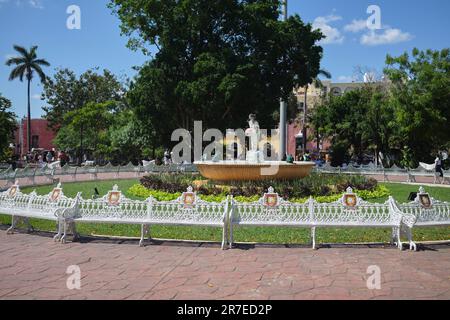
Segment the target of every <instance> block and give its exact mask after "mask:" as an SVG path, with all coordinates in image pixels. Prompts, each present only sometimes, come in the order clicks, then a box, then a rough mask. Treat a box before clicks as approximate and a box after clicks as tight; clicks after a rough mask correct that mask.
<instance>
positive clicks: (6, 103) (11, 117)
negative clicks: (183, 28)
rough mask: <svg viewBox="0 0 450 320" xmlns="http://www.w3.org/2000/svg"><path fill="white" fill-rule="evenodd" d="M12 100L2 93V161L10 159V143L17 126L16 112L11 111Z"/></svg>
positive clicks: (0, 126) (0, 142)
mask: <svg viewBox="0 0 450 320" xmlns="http://www.w3.org/2000/svg"><path fill="white" fill-rule="evenodd" d="M10 109H11V101H10V100H8V99H6V98H5V97H3V96H2V94H1V93H0V161H5V160H10V158H11V156H12V155H11V150H9V143H10V142H11V141H12V139H13V133H14V129H15V128H16V119H15V117H16V116H15V114H14V113H13V112H11V111H10Z"/></svg>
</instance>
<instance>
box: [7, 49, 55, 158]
mask: <svg viewBox="0 0 450 320" xmlns="http://www.w3.org/2000/svg"><path fill="white" fill-rule="evenodd" d="M37 49H38V47H37V46H33V47H31V48H30V50H27V49H25V48H23V47H21V46H17V45H15V46H14V50H16V51H17V52H18V53H19V56H17V57H12V58H9V59H8V60H7V61H6V65H7V66H14V69H13V70H12V71H11V73H10V75H9V80H10V81H12V80H14V79H17V78H18V79H20V81H23V78H24V77H25V78H26V80H27V97H28V105H27V116H28V121H27V144H28V150H29V151H31V147H32V146H31V92H30V90H31V81H32V80H33V77H34V74H35V73H37V75H38V76H39V78H40V80H41V82H44V81H45V79H46V75H45V73H44V71H43V70H42V67H48V66H50V63H48V62H47V61H46V60H45V59H38V57H37V53H36V51H37Z"/></svg>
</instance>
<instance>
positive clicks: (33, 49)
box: [30, 46, 38, 60]
mask: <svg viewBox="0 0 450 320" xmlns="http://www.w3.org/2000/svg"><path fill="white" fill-rule="evenodd" d="M37 48H38V46H32V47H31V49H30V59H31V60H34V59H36V58H37V54H36V51H37Z"/></svg>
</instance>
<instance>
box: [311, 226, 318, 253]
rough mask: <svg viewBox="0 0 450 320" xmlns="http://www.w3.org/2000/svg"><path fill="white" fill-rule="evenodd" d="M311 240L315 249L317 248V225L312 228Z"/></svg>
mask: <svg viewBox="0 0 450 320" xmlns="http://www.w3.org/2000/svg"><path fill="white" fill-rule="evenodd" d="M311 242H312V248H313V250H317V247H316V227H312V228H311Z"/></svg>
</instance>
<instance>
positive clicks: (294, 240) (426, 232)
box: [0, 180, 450, 244]
mask: <svg viewBox="0 0 450 320" xmlns="http://www.w3.org/2000/svg"><path fill="white" fill-rule="evenodd" d="M136 183H138V180H117V181H96V182H83V183H68V184H64V186H63V187H64V193H65V194H66V195H67V196H69V197H74V196H75V195H76V194H77V193H78V192H80V191H81V192H83V197H84V198H91V197H92V195H94V188H95V187H97V189H98V191H99V192H100V194H101V195H104V194H106V193H107V192H108V191H109V190H111V189H112V187H113V185H114V184H117V185H118V186H119V189H120V190H122V191H123V192H124V193H125V195H126V196H127V197H129V198H131V199H139V198H136V197H134V196H132V195H130V194H128V193H127V190H128V189H129V188H130V187H131V186H132V185H134V184H136ZM382 185H385V186H386V187H387V188H388V189H389V190H390V191H391V195H393V196H394V198H395V199H396V200H397V201H399V202H407V199H408V196H409V194H410V192H417V191H418V188H419V187H418V186H410V185H403V184H392V183H383V184H382ZM52 189H53V186H42V187H37V188H36V191H37V193H38V194H48V193H49V192H50V191H51V190H52ZM426 190H427V191H428V192H429V193H430V194H431V195H432V196H433V197H434V198H436V199H438V200H442V201H450V189H449V188H440V187H427V188H426ZM22 191H23V192H25V193H29V192H31V191H33V188H24V189H23V190H22ZM386 200H387V198H380V199H375V200H372V201H374V202H384V201H386ZM10 223H11V218H10V217H9V216H6V215H0V224H3V225H9V224H10ZM31 223H32V225H33V226H34V227H35V229H38V230H43V231H54V230H56V227H55V225H54V223H53V222H49V221H42V220H35V219H34V220H32V221H31ZM77 228H78V231H79V232H80V233H81V234H82V235H83V234H84V235H108V236H109V235H114V236H133V237H138V236H140V227H139V226H129V225H107V224H78V226H77ZM151 231H152V236H153V237H154V238H163V239H184V240H212V241H217V242H219V241H221V238H222V234H221V230H220V229H215V228H201V227H164V226H155V227H152V230H151ZM234 235H235V241H236V242H259V243H274V244H306V243H308V242H309V230H308V229H296V228H277V227H264V228H261V227H254V228H248V227H242V228H236V229H235V233H234ZM390 235H391V230H390V229H362V228H355V229H351V228H345V229H327V228H319V229H318V230H317V232H316V236H317V240H318V241H319V242H320V243H358V242H388V241H389V240H390ZM414 239H415V240H416V241H431V240H450V227H439V228H416V229H414Z"/></svg>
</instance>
